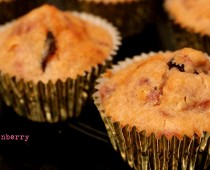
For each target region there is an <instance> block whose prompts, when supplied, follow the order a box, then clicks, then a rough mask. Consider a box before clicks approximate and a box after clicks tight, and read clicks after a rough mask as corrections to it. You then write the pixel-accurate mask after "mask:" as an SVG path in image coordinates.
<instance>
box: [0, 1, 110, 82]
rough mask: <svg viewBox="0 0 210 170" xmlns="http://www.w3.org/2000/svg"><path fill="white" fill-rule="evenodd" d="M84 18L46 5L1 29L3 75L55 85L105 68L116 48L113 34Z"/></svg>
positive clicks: (0, 57) (0, 48)
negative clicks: (99, 67) (103, 64)
mask: <svg viewBox="0 0 210 170" xmlns="http://www.w3.org/2000/svg"><path fill="white" fill-rule="evenodd" d="M81 16H82V15H81ZM81 16H79V15H77V14H75V13H73V12H63V11H61V10H59V9H57V8H56V7H54V6H51V5H47V4H46V5H43V6H41V7H39V8H37V9H34V10H33V11H31V12H30V13H28V14H26V15H25V16H23V17H21V18H19V19H17V20H15V21H13V22H11V23H8V24H7V25H4V26H2V27H0V37H1V38H0V61H1V62H0V70H1V71H2V73H8V74H10V75H12V76H13V75H14V76H16V77H17V78H18V79H22V78H23V79H24V80H25V81H29V80H33V81H34V82H38V81H40V80H41V81H43V82H47V81H48V80H52V81H53V82H55V81H56V80H58V79H61V80H62V81H65V80H66V78H67V77H70V78H72V79H74V78H76V77H77V76H78V75H82V74H83V73H84V71H89V70H90V69H91V68H92V67H94V66H96V65H97V64H102V63H103V62H104V61H105V60H106V59H107V58H108V57H109V56H110V53H111V52H112V50H113V48H114V47H113V46H114V45H113V37H112V34H111V33H110V32H111V31H110V32H109V31H108V29H107V28H106V27H105V24H104V25H101V24H100V22H98V23H99V24H98V25H97V24H92V23H90V22H88V21H86V20H85V19H84V18H85V15H84V16H82V17H81ZM93 19H94V18H93ZM95 19H96V18H95ZM96 20H97V19H96ZM103 27H104V28H103Z"/></svg>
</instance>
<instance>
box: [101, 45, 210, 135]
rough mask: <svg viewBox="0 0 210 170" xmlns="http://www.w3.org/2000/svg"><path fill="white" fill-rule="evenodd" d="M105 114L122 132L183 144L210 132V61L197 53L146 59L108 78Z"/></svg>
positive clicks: (118, 69) (104, 83)
mask: <svg viewBox="0 0 210 170" xmlns="http://www.w3.org/2000/svg"><path fill="white" fill-rule="evenodd" d="M101 80H103V81H102V82H101V83H100V85H99V96H100V101H101V106H102V110H104V114H105V116H106V117H109V116H110V117H111V118H112V121H113V122H120V125H121V127H124V126H125V125H127V124H128V125H129V127H130V128H132V127H134V126H135V127H136V128H137V131H143V130H146V133H147V135H150V134H151V133H154V134H155V135H156V137H157V138H159V137H160V136H162V135H163V134H164V135H165V136H166V137H167V138H168V139H170V138H171V137H172V136H173V135H174V136H176V137H178V138H179V139H182V137H183V136H184V135H187V136H189V137H192V136H193V134H194V133H196V134H197V135H199V136H201V135H202V133H203V131H207V132H210V124H209V122H210V60H209V58H208V56H207V54H205V53H203V52H201V51H197V50H194V49H191V48H184V49H180V50H177V51H174V52H159V53H150V54H149V55H147V54H145V56H144V55H143V56H142V57H137V58H135V59H134V60H132V61H130V62H129V60H128V61H127V62H125V64H124V65H123V64H119V66H118V67H115V68H114V69H113V70H110V71H108V72H107V73H106V74H104V75H103V76H102V79H101Z"/></svg>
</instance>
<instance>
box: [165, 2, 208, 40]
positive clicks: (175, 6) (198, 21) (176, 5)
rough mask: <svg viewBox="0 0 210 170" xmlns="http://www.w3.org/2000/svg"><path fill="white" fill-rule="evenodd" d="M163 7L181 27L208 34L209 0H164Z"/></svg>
mask: <svg viewBox="0 0 210 170" xmlns="http://www.w3.org/2000/svg"><path fill="white" fill-rule="evenodd" d="M164 7H165V10H166V11H167V13H168V14H169V16H170V18H171V19H173V20H174V21H175V22H176V23H178V24H179V25H180V26H181V27H184V28H186V29H188V30H190V31H193V32H196V33H199V34H202V35H209V36H210V29H209V22H210V11H209V9H210V0H165V2H164Z"/></svg>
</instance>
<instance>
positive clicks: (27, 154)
mask: <svg viewBox="0 0 210 170" xmlns="http://www.w3.org/2000/svg"><path fill="white" fill-rule="evenodd" d="M159 50H160V47H159V44H158V40H157V36H156V31H155V27H153V26H151V27H148V29H147V30H146V31H145V32H143V33H142V34H141V35H135V36H133V37H129V38H125V39H123V41H122V45H121V47H120V50H119V52H118V55H117V56H116V57H115V59H114V63H116V62H117V61H119V60H123V59H124V58H125V57H132V56H133V55H137V54H140V53H142V52H149V51H159ZM6 134H10V135H21V134H22V135H29V140H28V141H27V142H26V141H23V140H18V141H15V140H0V170H67V169H71V170H80V169H86V170H131V168H130V167H129V166H128V165H127V163H126V162H124V161H123V160H122V159H121V156H120V154H119V153H118V152H116V151H115V150H114V149H113V147H112V145H111V143H110V141H109V139H108V137H107V134H106V130H105V127H104V124H103V122H102V120H101V118H100V116H99V113H98V111H97V109H96V107H95V105H94V104H93V102H92V100H89V101H88V102H87V104H86V106H85V107H84V109H83V111H82V114H81V116H80V117H79V118H77V119H74V120H73V119H72V120H68V121H66V122H60V123H57V124H46V123H36V122H32V121H29V120H27V119H25V118H23V117H19V116H18V115H17V114H16V113H15V112H14V111H13V109H12V108H10V107H7V106H5V104H4V103H2V104H1V112H0V135H6Z"/></svg>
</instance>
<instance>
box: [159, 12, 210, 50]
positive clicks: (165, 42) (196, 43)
mask: <svg viewBox="0 0 210 170" xmlns="http://www.w3.org/2000/svg"><path fill="white" fill-rule="evenodd" d="M164 15H165V16H164ZM157 28H158V32H159V35H160V41H161V44H162V47H163V49H164V50H176V49H180V48H184V47H191V48H194V49H197V50H200V51H203V52H206V53H208V54H210V37H209V36H208V35H204V34H202V33H197V32H194V31H193V30H191V29H189V28H186V27H183V26H181V25H180V24H179V23H176V21H174V20H172V19H170V17H169V16H167V13H163V14H162V15H161V16H160V18H159V19H158V21H157Z"/></svg>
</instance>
